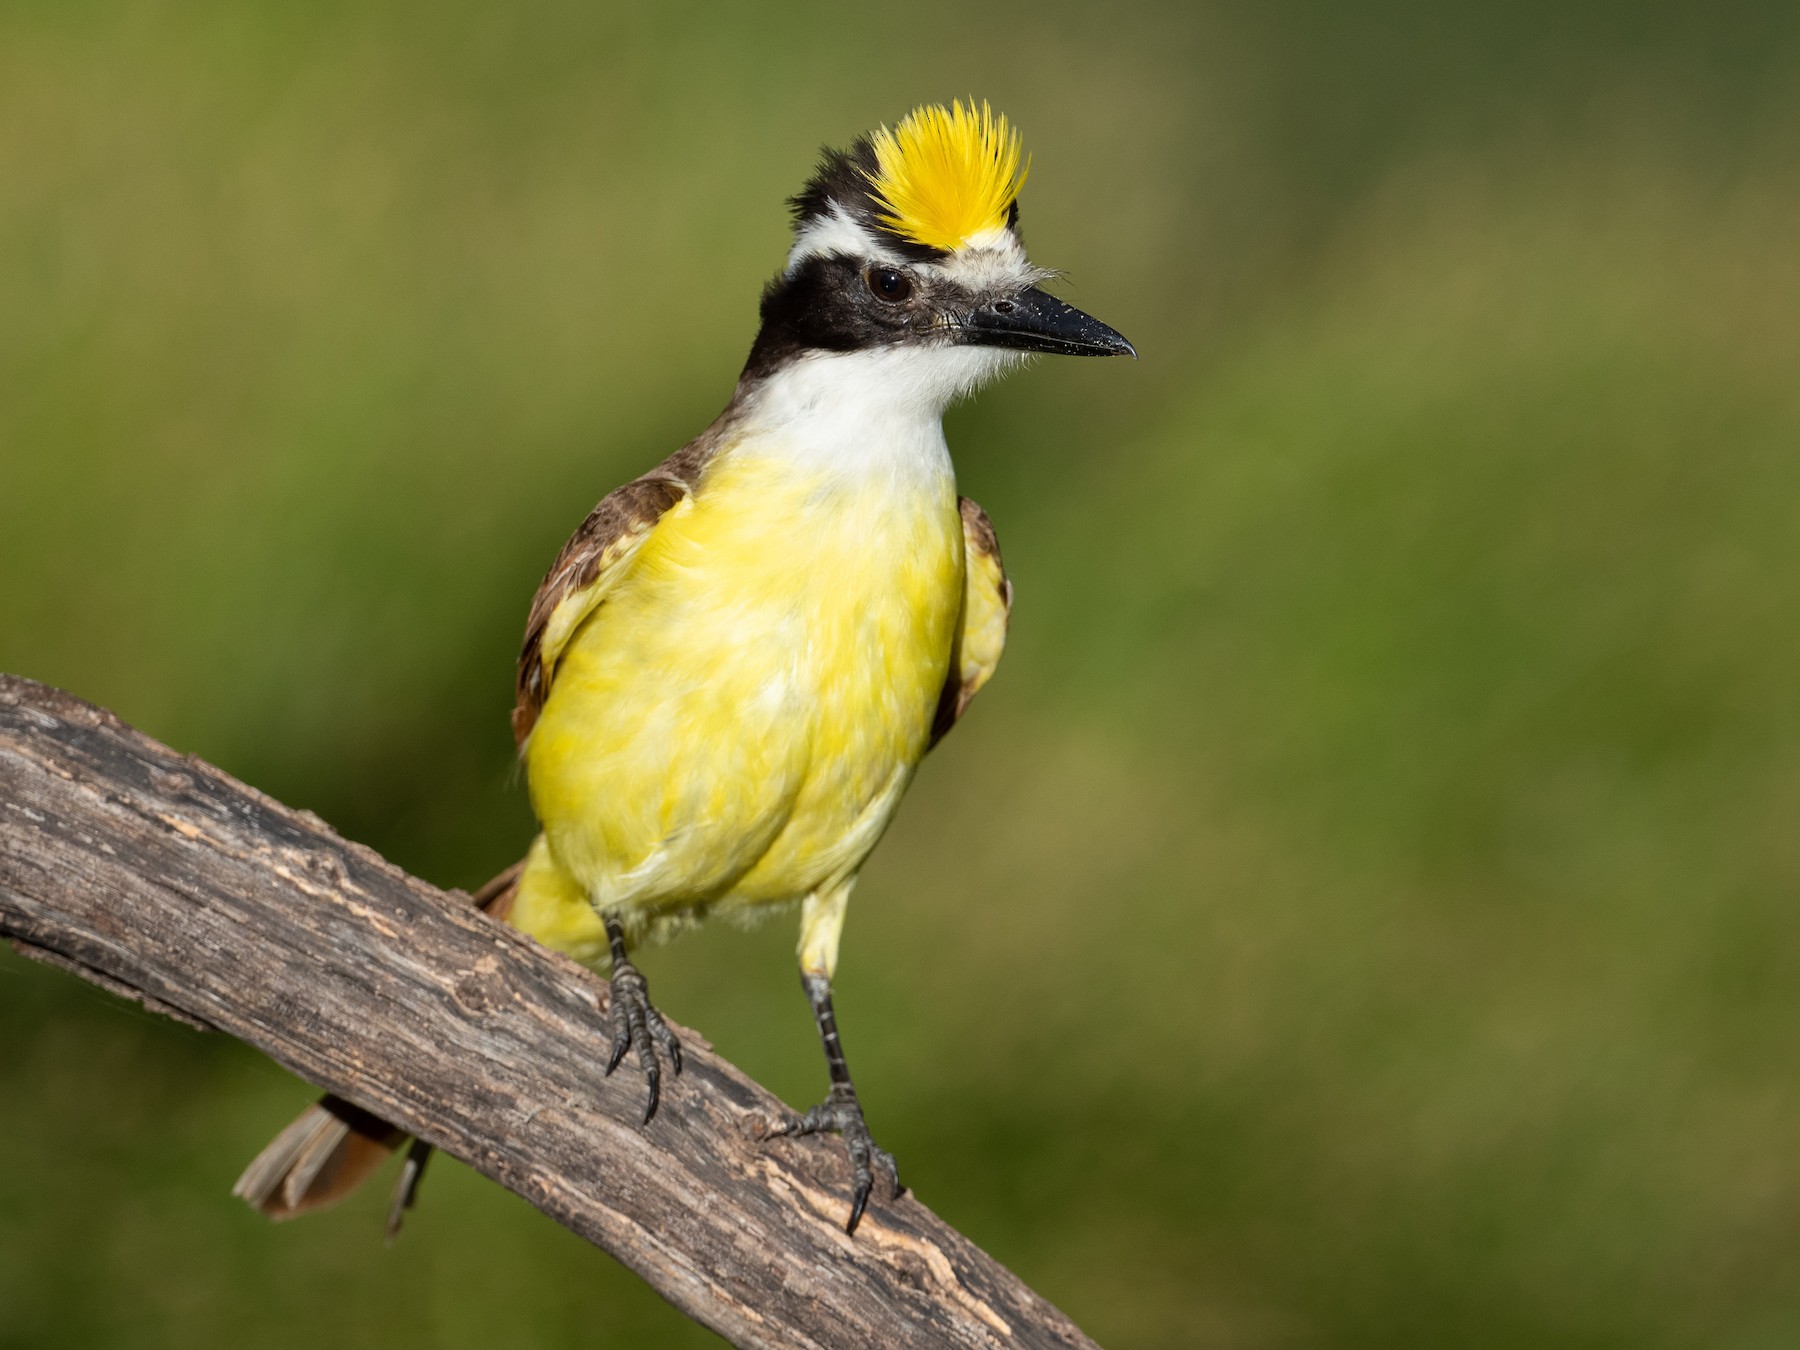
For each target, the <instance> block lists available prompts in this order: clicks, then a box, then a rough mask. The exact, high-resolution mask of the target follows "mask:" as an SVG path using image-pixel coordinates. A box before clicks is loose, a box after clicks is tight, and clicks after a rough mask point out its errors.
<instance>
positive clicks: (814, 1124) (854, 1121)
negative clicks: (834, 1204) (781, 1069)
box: [763, 1084, 906, 1233]
mask: <svg viewBox="0 0 1800 1350" xmlns="http://www.w3.org/2000/svg"><path fill="white" fill-rule="evenodd" d="M825 1133H831V1134H836V1135H840V1136H842V1138H843V1140H844V1148H845V1149H846V1151H848V1153H849V1154H850V1183H851V1192H850V1219H849V1222H848V1223H846V1224H845V1225H844V1231H845V1232H846V1233H855V1232H856V1226H857V1225H858V1224H860V1223H861V1222H862V1218H863V1213H864V1211H866V1210H867V1209H868V1207H869V1198H870V1196H872V1195H873V1194H874V1192H875V1172H876V1170H877V1169H879V1170H880V1171H881V1172H882V1174H883V1175H884V1176H886V1178H887V1180H888V1184H889V1185H890V1187H891V1188H892V1192H893V1196H894V1198H895V1199H899V1198H900V1197H901V1196H902V1195H904V1194H906V1188H905V1187H904V1186H902V1185H901V1184H900V1169H899V1167H898V1166H897V1165H896V1164H895V1162H894V1155H893V1154H891V1153H889V1152H888V1151H887V1150H886V1149H884V1148H882V1147H881V1146H880V1145H879V1144H877V1143H876V1142H875V1141H874V1139H872V1138H871V1137H870V1136H869V1126H868V1122H866V1121H865V1120H864V1119H863V1113H862V1104H861V1103H860V1102H859V1101H857V1099H856V1092H855V1090H854V1089H853V1088H850V1087H849V1086H848V1085H847V1084H840V1085H837V1086H834V1087H833V1088H832V1090H831V1096H829V1097H827V1098H826V1099H825V1100H824V1101H822V1102H820V1103H819V1104H818V1105H817V1106H814V1107H811V1108H810V1109H808V1111H807V1112H806V1114H805V1115H803V1116H796V1117H794V1118H792V1119H790V1120H788V1121H785V1122H784V1123H782V1124H781V1125H778V1126H776V1127H775V1128H774V1129H770V1130H766V1131H765V1132H764V1134H763V1138H765V1139H780V1138H786V1137H794V1136H799V1135H807V1134H825Z"/></svg>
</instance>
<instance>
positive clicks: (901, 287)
mask: <svg viewBox="0 0 1800 1350" xmlns="http://www.w3.org/2000/svg"><path fill="white" fill-rule="evenodd" d="M869 289H870V290H871V291H873V292H875V298H876V299H877V300H886V301H887V302H888V303H889V304H894V305H897V304H899V303H900V302H901V301H902V300H904V299H906V298H907V297H908V296H909V295H911V294H912V281H911V279H910V278H909V277H908V276H907V275H906V273H904V272H900V271H896V270H895V269H894V268H892V267H871V268H870V269H869Z"/></svg>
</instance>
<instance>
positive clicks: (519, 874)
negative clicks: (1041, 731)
mask: <svg viewBox="0 0 1800 1350" xmlns="http://www.w3.org/2000/svg"><path fill="white" fill-rule="evenodd" d="M1029 168H1030V164H1029V161H1028V160H1027V159H1026V158H1025V156H1024V152H1023V147H1022V138H1021V136H1020V133H1019V131H1018V129H1017V128H1016V127H1015V126H1014V125H1013V124H1012V123H1010V122H1009V121H1008V119H1007V118H1006V117H1005V116H1004V115H1003V114H997V113H995V112H994V111H993V110H992V108H991V107H990V106H989V105H988V104H987V103H986V102H985V101H984V102H982V103H980V104H979V105H977V103H976V101H975V100H974V99H973V98H970V99H969V100H968V101H967V102H964V101H963V100H962V99H955V100H952V101H951V102H950V103H949V104H948V106H945V105H943V104H926V105H922V106H920V107H917V108H915V109H913V110H911V111H910V112H908V113H907V114H906V115H905V116H904V117H902V118H901V119H899V120H898V122H897V123H896V124H895V125H894V126H893V127H891V128H889V127H887V126H885V125H884V126H882V127H880V128H878V129H876V130H875V131H873V132H871V133H869V134H866V135H863V136H860V137H858V138H857V139H856V140H855V141H854V142H853V143H852V144H850V146H849V147H848V148H847V149H830V148H827V149H826V150H825V151H824V152H823V156H822V158H821V160H820V162H819V164H818V167H817V169H816V171H815V172H814V173H813V175H812V177H811V178H810V179H809V180H808V181H807V183H806V184H805V186H804V187H803V188H802V189H801V191H800V192H799V193H798V194H797V195H795V196H794V197H793V198H791V199H790V202H789V205H790V208H791V211H792V225H793V239H792V244H791V246H790V248H789V251H788V254H787V257H786V260H785V262H784V263H783V265H782V267H781V270H780V272H779V273H778V274H777V275H776V276H775V277H774V279H773V280H772V281H770V282H769V283H768V285H767V286H766V287H765V288H764V290H763V293H762V299H761V308H760V318H761V323H760V326H759V328H758V331H757V334H756V337H755V340H754V342H753V343H752V345H751V348H750V354H749V357H748V359H747V361H746V362H745V364H744V367H743V370H742V373H741V375H740V376H739V379H738V381H737V385H736V388H735V390H734V391H733V393H732V396H731V399H730V401H729V402H728V404H727V405H726V407H725V409H724V411H723V412H722V413H720V414H719V416H718V417H717V418H716V419H715V420H714V421H713V422H712V423H711V424H710V425H709V426H708V427H707V428H706V429H705V430H704V431H702V432H701V433H700V434H699V435H698V436H697V437H695V438H694V439H693V440H692V441H690V442H689V443H688V444H687V445H685V446H683V447H682V448H681V449H679V450H677V451H676V452H675V453H674V454H672V455H670V456H669V457H668V458H667V459H665V460H663V461H662V462H661V463H660V464H658V465H657V466H656V467H654V468H652V469H650V470H649V471H648V472H646V473H644V474H643V475H642V476H640V477H638V478H636V479H633V480H632V481H631V482H628V483H626V484H625V485H624V486H622V487H619V488H617V489H616V490H614V491H613V492H611V493H609V494H608V495H607V496H606V497H605V498H604V499H602V500H601V502H600V503H599V505H597V506H596V507H595V508H594V509H593V511H592V512H591V513H590V514H589V515H588V516H587V518H586V519H585V520H584V521H583V522H582V523H581V526H580V527H579V528H578V529H577V530H576V531H575V533H574V535H573V536H572V537H571V538H570V539H569V541H568V542H567V543H566V544H565V545H564V546H563V548H562V551H561V552H560V553H559V554H558V555H557V557H556V559H555V561H554V563H553V564H552V565H551V567H550V570H549V572H548V573H547V575H546V576H545V577H544V580H543V583H542V585H541V586H540V587H539V588H538V591H537V594H536V596H535V598H534V599H533V600H532V602H531V607H530V611H529V614H528V617H527V620H526V626H525V637H524V642H523V646H522V649H521V652H520V655H519V660H518V667H517V681H516V700H515V705H514V709H513V713H512V730H513V734H514V737H515V741H516V745H517V748H518V752H519V755H520V757H521V759H522V761H523V764H524V769H525V778H526V783H527V787H528V790H529V795H530V799H531V804H532V808H533V810H534V812H535V814H536V817H537V821H538V824H539V833H538V835H537V836H536V838H535V839H534V840H533V841H532V843H531V845H530V847H529V849H528V851H527V852H526V855H525V858H524V860H523V861H522V862H521V863H518V864H515V865H514V866H513V867H512V868H509V869H508V870H507V871H506V872H503V873H502V874H501V875H500V876H498V877H496V878H495V879H494V880H493V881H492V882H490V883H489V884H488V885H487V886H486V887H484V888H483V889H482V890H481V891H479V892H477V893H476V894H475V895H474V896H473V897H472V898H473V900H474V901H475V903H477V904H478V905H480V906H481V907H482V908H483V909H484V910H486V911H487V912H488V913H489V914H491V915H492V916H494V917H495V918H496V919H499V920H502V921H504V922H506V923H509V924H511V925H512V926H513V927H514V928H517V929H519V930H520V931H522V932H524V933H526V934H528V935H529V936H531V937H533V938H535V939H536V940H537V941H539V942H541V943H543V944H544V945H546V946H548V947H551V948H553V949H555V950H558V951H561V952H564V953H567V954H569V955H571V956H573V957H575V958H576V959H577V960H580V961H582V962H585V963H587V964H589V965H591V966H593V967H594V968H596V969H597V970H600V971H603V972H604V973H605V974H606V977H607V978H608V980H609V982H610V992H611V1000H610V1004H609V1008H608V1013H607V1031H608V1033H609V1036H610V1045H609V1047H608V1053H607V1059H606V1063H605V1066H604V1074H605V1076H607V1077H610V1076H611V1074H612V1073H613V1071H614V1070H615V1069H616V1068H617V1067H618V1066H619V1064H620V1063H621V1062H622V1061H623V1059H624V1057H625V1055H626V1054H627V1053H630V1054H631V1055H632V1056H633V1057H634V1059H635V1061H636V1063H637V1065H638V1067H639V1069H640V1070H641V1073H642V1077H643V1080H644V1085H645V1094H646V1098H645V1109H644V1114H643V1123H644V1125H645V1126H646V1127H647V1126H648V1125H649V1123H650V1121H651V1120H652V1118H653V1117H654V1116H655V1114H656V1111H657V1105H658V1102H659V1100H660V1097H661V1093H662V1090H663V1074H664V1072H665V1070H666V1071H667V1072H669V1073H671V1074H679V1073H680V1071H681V1065H682V1057H681V1044H680V1041H679V1039H678V1038H677V1036H676V1035H675V1033H674V1032H673V1031H672V1030H671V1029H670V1027H669V1024H668V1023H667V1022H666V1021H665V1020H664V1019H663V1017H662V1015H661V1013H660V1012H659V1011H658V1010H657V1008H656V1007H655V1005H654V1004H653V1003H652V1002H651V1001H650V998H649V990H648V986H647V982H646V981H645V979H644V976H643V974H642V973H641V972H640V971H639V970H638V968H637V967H636V965H634V964H633V962H632V959H631V957H632V953H633V952H634V951H636V950H637V949H638V948H639V947H640V946H641V945H642V944H644V943H646V942H652V941H657V940H660V939H663V938H667V937H669V936H672V935H673V934H675V933H677V932H679V931H681V930H683V929H685V928H689V927H692V926H693V925H695V924H697V923H699V922H701V921H702V920H705V919H707V918H709V917H712V916H716V915H735V916H737V917H740V918H742V917H755V916H760V915H764V914H772V913H780V912H783V911H787V912H792V911H794V910H796V909H797V910H798V912H799V930H800V931H799V944H798V959H799V966H800V974H801V983H802V987H803V989H804V991H805V994H806V998H807V1001H808V1003H809V1005H810V1007H811V1010H812V1014H813V1018H814V1021H815V1023H816V1026H817V1030H818V1034H819V1037H820V1040H821V1043H822V1045H823V1047H824V1052H825V1061H826V1071H827V1079H828V1091H827V1095H826V1096H825V1098H824V1100H823V1101H821V1102H820V1103H819V1104H818V1105H816V1106H813V1107H812V1108H811V1109H809V1110H807V1111H806V1112H805V1113H804V1114H801V1115H797V1116H794V1117H793V1118H790V1119H788V1120H786V1121H784V1122H782V1123H781V1124H779V1125H777V1126H775V1127H774V1128H772V1129H771V1130H770V1131H769V1132H768V1133H769V1134H770V1135H771V1136H781V1135H808V1134H816V1133H832V1134H836V1135H838V1136H840V1137H841V1139H842V1141H843V1144H844V1146H845V1148H846V1149H847V1152H848V1155H849V1160H850V1163H851V1172H852V1194H851V1196H850V1208H849V1217H848V1220H847V1222H846V1225H845V1227H846V1231H848V1232H850V1233H852V1234H854V1233H855V1231H856V1228H857V1225H858V1223H859V1222H860V1221H861V1219H862V1217H863V1214H864V1212H865V1210H866V1208H867V1206H868V1204H869V1201H870V1198H871V1195H872V1193H873V1188H874V1183H875V1179H876V1176H877V1174H879V1175H881V1177H882V1178H883V1179H884V1180H885V1181H886V1182H887V1185H888V1189H889V1190H890V1191H891V1193H892V1194H894V1195H896V1196H898V1195H899V1194H901V1192H902V1188H901V1185H900V1180H899V1174H898V1169H897V1166H896V1164H895V1162H894V1159H893V1157H892V1155H891V1154H889V1153H888V1152H887V1151H886V1150H884V1149H882V1148H881V1147H880V1146H878V1145H877V1144H876V1143H875V1141H874V1139H873V1137H872V1136H871V1134H870V1132H869V1127H868V1123H867V1121H866V1119H865V1117H864V1113H863V1109H862V1105H861V1103H860V1101H859V1099H858V1097H857V1093H856V1088H855V1085H854V1082H853V1080H852V1078H851V1075H850V1071H849V1068H848V1066H847V1064H846V1062H845V1058H844V1051H843V1044H842V1040H841V1038H840V1035H839V1032H838V1025H837V1016H836V1012H835V1009H834V1007H833V1002H832V980H833V977H834V974H835V972H836V968H837V960H838V947H839V941H840V938H841V937H842V934H843V928H844V921H845V913H846V907H847V904H848V901H849V899H850V894H851V891H852V889H853V888H854V886H855V884H856V880H857V874H858V872H859V870H860V869H861V868H862V866H863V864H864V862H865V861H866V859H867V858H868V857H869V855H870V852H871V851H872V850H873V849H874V848H875V845H876V843H877V841H878V840H879V839H880V838H881V836H882V833H883V831H885V830H886V829H887V827H888V824H889V822H890V821H891V820H892V819H893V816H894V812H895V809H896V808H897V807H898V806H899V803H900V799H901V797H902V795H903V794H904V793H905V792H906V789H907V786H908V784H910V783H911V781H912V779H913V776H914V773H915V771H916V770H917V769H918V767H919V763H920V761H921V760H922V759H923V758H924V756H925V755H926V753H927V752H928V751H929V750H930V749H931V748H932V747H933V746H934V745H936V744H937V743H938V742H939V741H940V740H941V739H942V738H943V737H944V735H945V734H946V733H947V732H948V731H949V730H950V729H951V728H952V727H953V726H954V725H955V724H956V722H957V721H958V719H960V718H961V717H962V716H963V715H964V713H965V712H966V711H967V710H968V708H969V704H970V701H971V700H972V699H973V698H974V697H975V695H976V694H977V693H978V692H979V691H980V690H981V689H982V687H983V686H984V685H985V684H986V683H987V682H988V680H989V678H990V677H991V676H992V675H993V674H994V671H995V668H996V666H997V665H998V663H999V660H1000V655H1001V651H1002V649H1003V648H1004V646H1005V643H1006V635H1007V629H1008V625H1009V622H1010V619H1011V612H1012V597H1013V587H1012V583H1011V581H1010V580H1009V579H1008V577H1007V573H1006V569H1005V566H1004V564H1003V562H1002V560H1001V554H1000V547H999V543H998V540H997V538H996V535H995V531H994V527H993V525H992V523H991V522H990V521H989V519H988V516H987V513H986V512H985V511H983V510H982V509H981V507H980V506H978V505H976V504H975V503H974V502H973V501H971V500H970V499H969V498H968V497H966V496H961V495H959V494H958V491H957V484H956V474H955V469H954V467H953V464H952V461H951V457H950V452H949V448H948V445H947V443H946V441H945V437H944V431H943V416H944V413H945V411H946V410H947V409H948V408H949V407H950V406H951V405H952V404H954V403H955V402H957V401H958V400H960V399H962V398H964V397H966V396H968V395H970V394H972V393H974V392H975V391H976V390H977V389H979V388H980V387H982V386H984V385H986V384H988V383H989V382H991V381H993V380H994V379H996V378H998V377H1000V376H1002V375H1004V374H1006V373H1007V372H1009V371H1011V370H1013V369H1015V368H1017V367H1018V366H1020V365H1021V364H1023V363H1024V362H1025V361H1026V360H1028V359H1029V358H1030V357H1032V356H1033V355H1034V354H1063V355H1072V356H1118V355H1129V356H1132V357H1134V358H1135V357H1136V355H1137V353H1136V351H1135V349H1134V348H1133V347H1132V344H1131V343H1130V342H1128V341H1127V340H1126V339H1125V338H1124V337H1123V336H1122V335H1121V334H1120V333H1118V332H1117V331H1116V330H1114V329H1112V328H1110V327H1108V326H1107V325H1106V324H1104V323H1101V322H1100V321H1099V320H1098V319H1095V318H1094V317H1092V316H1091V315H1088V314H1085V313H1083V312H1082V311H1080V310H1078V309H1076V308H1074V307H1072V306H1070V305H1068V304H1066V303H1064V302H1063V301H1061V300H1059V299H1057V298H1055V297H1054V296H1052V295H1051V294H1050V293H1049V292H1048V291H1046V290H1045V289H1044V285H1045V284H1046V283H1047V282H1050V281H1051V280H1052V279H1053V278H1054V276H1055V274H1054V273H1052V272H1049V271H1047V270H1045V269H1042V268H1040V267H1038V266H1036V265H1035V264H1034V263H1032V262H1031V260H1030V259H1029V257H1028V256H1027V254H1026V251H1025V246H1024V243H1023V240H1022V238H1021V236H1020V233H1019V195H1020V190H1021V189H1022V187H1023V186H1024V183H1025V179H1026V176H1027V174H1028V172H1029ZM405 1142H406V1137H405V1136H404V1135H403V1134H402V1132H401V1131H400V1130H399V1129H398V1128H396V1127H394V1126H391V1125H388V1124H386V1123H385V1122H383V1121H381V1120H379V1119H378V1118H376V1117H375V1116H373V1115H371V1114H369V1113H368V1112H366V1111H363V1110H361V1109H360V1108H358V1107H356V1106H354V1105H352V1104H351V1103H349V1102H346V1101H343V1100H342V1099H339V1098H335V1097H327V1098H325V1099H324V1100H323V1101H321V1102H319V1103H317V1104H316V1105H315V1106H313V1107H311V1108H309V1110H308V1111H307V1112H306V1113H305V1114H303V1115H302V1116H301V1117H300V1118H299V1119H298V1120H296V1121H295V1122H294V1123H293V1124H292V1125H290V1126H289V1127H288V1128H287V1129H286V1130H284V1131H283V1132H282V1133H281V1134H280V1135H278V1136H277V1137H276V1139H275V1140H274V1141H273V1142H271V1143H270V1145H269V1146H268V1147H267V1148H266V1149H264V1151H263V1152H262V1153H261V1154H260V1155H258V1157H257V1158H256V1160H255V1161H254V1162H252V1163H251V1164H250V1166H249V1168H247V1169H246V1170H245V1172H244V1174H243V1176H242V1177H241V1178H240V1179H239V1181H238V1183H237V1186H236V1188H235V1190H236V1193H237V1194H238V1195H240V1196H242V1197H243V1198H245V1199H246V1200H248V1201H249V1202H250V1203H251V1204H252V1205H254V1206H256V1207H257V1208H259V1209H261V1210H262V1211H263V1212H265V1213H267V1214H269V1215H270V1216H271V1217H275V1218H286V1217H290V1216H292V1215H295V1214H298V1213H302V1212H305V1211H307V1210H311V1209H317V1208H320V1207H322V1206H324V1205H327V1204H331V1203H334V1202H336V1201H337V1200H339V1199H341V1198H342V1197H343V1196H345V1195H347V1194H348V1193H349V1192H350V1191H351V1190H353V1189H354V1188H355V1187H356V1186H357V1185H358V1184H360V1183H361V1182H362V1181H363V1180H364V1179H366V1178H367V1177H368V1176H369V1175H370V1174H371V1173H372V1172H373V1171H374V1170H375V1168H376V1167H377V1166H378V1165H379V1164H380V1163H381V1162H382V1161H383V1160H384V1159H385V1158H386V1157H387V1156H388V1155H389V1154H390V1153H391V1152H393V1151H394V1150H396V1149H398V1148H399V1147H400V1146H401V1145H402V1144H403V1143H405ZM430 1152H431V1150H430V1146H429V1145H427V1144H425V1143H424V1142H423V1141H417V1140H415V1141H412V1143H411V1145H410V1147H409V1149H408V1152H407V1157H406V1161H405V1164H404V1166H403V1168H402V1171H401V1176H400V1180H399V1182H398V1184H397V1185H396V1187H395V1192H394V1200H393V1203H392V1205H391V1208H390V1212H389V1219H388V1232H389V1236H390V1239H391V1238H392V1236H393V1234H394V1233H395V1232H396V1231H397V1230H398V1227H399V1224H400V1220H401V1217H402V1215H403V1214H404V1212H405V1211H406V1210H407V1209H408V1208H409V1207H410V1206H411V1205H412V1203H413V1201H414V1199H415V1198H416V1194H417V1188H418V1184H419V1180H420V1177H421V1175H422V1173H423V1171H424V1167H425V1163H426V1161H427V1160H428V1159H429V1157H430Z"/></svg>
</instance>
